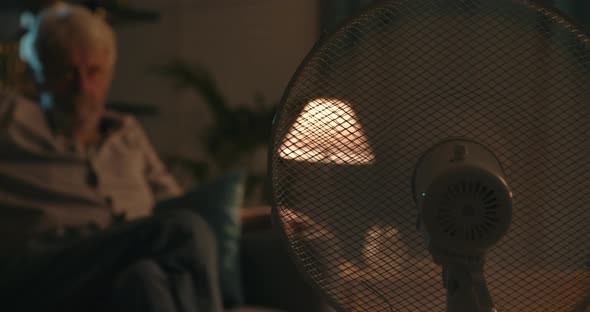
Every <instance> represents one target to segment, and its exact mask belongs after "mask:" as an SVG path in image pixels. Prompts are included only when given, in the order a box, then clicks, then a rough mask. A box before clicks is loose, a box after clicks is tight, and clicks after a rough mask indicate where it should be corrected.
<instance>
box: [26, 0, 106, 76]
mask: <svg viewBox="0 0 590 312" xmlns="http://www.w3.org/2000/svg"><path fill="white" fill-rule="evenodd" d="M21 24H23V26H24V28H26V29H28V33H27V34H26V35H24V36H23V38H22V39H21V44H20V56H21V59H22V60H23V61H25V62H26V63H28V64H29V66H30V67H31V69H32V70H33V71H34V72H35V76H36V78H37V79H43V77H42V75H41V74H40V72H41V70H42V68H43V64H44V63H45V62H48V61H49V62H51V61H52V58H54V57H56V56H60V55H61V54H62V53H63V52H64V51H66V50H67V49H68V47H69V46H71V45H73V44H75V45H77V46H81V47H84V48H91V49H104V50H106V51H107V52H108V53H109V57H110V58H111V60H112V62H113V63H114V62H115V59H116V43H115V34H114V32H113V30H112V28H111V27H110V26H109V25H108V24H107V22H106V21H105V20H104V18H103V17H102V16H100V15H98V14H94V13H92V12H91V11H90V10H88V9H87V8H85V7H83V6H79V5H73V4H62V5H58V6H54V7H49V8H46V9H44V10H43V11H41V12H40V13H39V15H38V17H34V16H33V15H24V16H23V17H22V18H21Z"/></svg>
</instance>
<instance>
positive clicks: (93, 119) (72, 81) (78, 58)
mask: <svg viewBox="0 0 590 312" xmlns="http://www.w3.org/2000/svg"><path fill="white" fill-rule="evenodd" d="M64 50H65V51H63V53H60V54H62V55H55V56H53V57H51V58H48V59H51V60H52V61H44V62H43V76H44V78H45V80H44V82H43V83H42V85H41V88H42V91H44V93H45V95H46V96H49V98H50V100H51V103H52V105H53V109H54V110H55V111H56V112H58V113H60V114H62V115H64V117H67V119H69V120H70V122H71V123H72V126H74V127H79V126H81V125H84V126H94V125H95V124H97V123H98V121H99V120H100V117H101V116H102V114H103V112H104V109H105V102H106V97H107V93H108V91H109V89H110V86H111V82H112V79H113V63H114V62H113V60H112V56H111V55H110V53H109V51H108V50H106V49H92V48H80V47H77V46H72V47H69V48H66V49H64Z"/></svg>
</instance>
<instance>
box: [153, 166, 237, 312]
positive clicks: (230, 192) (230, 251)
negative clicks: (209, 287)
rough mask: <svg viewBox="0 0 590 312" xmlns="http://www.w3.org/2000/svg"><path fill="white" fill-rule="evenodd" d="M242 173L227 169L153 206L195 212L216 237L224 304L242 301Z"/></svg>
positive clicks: (233, 305)
mask: <svg viewBox="0 0 590 312" xmlns="http://www.w3.org/2000/svg"><path fill="white" fill-rule="evenodd" d="M245 181H246V175H245V173H243V172H239V171H238V172H231V173H228V174H225V175H223V176H221V177H219V178H216V179H214V180H212V181H210V182H207V183H205V184H202V185H200V186H198V187H196V188H194V189H192V190H189V191H188V192H186V193H185V194H184V195H182V196H180V197H176V198H172V199H168V200H165V201H162V202H159V203H158V205H157V207H156V209H158V210H159V209H175V208H189V209H194V211H196V212H197V213H199V214H200V215H201V216H202V217H203V218H204V219H205V220H206V221H207V222H208V223H209V225H210V226H211V228H212V230H213V232H214V233H215V236H216V238H217V247H218V248H217V251H218V259H219V281H220V286H221V293H222V296H223V301H224V306H225V307H226V308H232V307H235V306H238V305H241V304H243V303H244V301H245V300H244V295H243V290H242V281H241V272H240V259H239V244H240V234H241V223H240V208H241V207H242V203H243V199H244V190H245Z"/></svg>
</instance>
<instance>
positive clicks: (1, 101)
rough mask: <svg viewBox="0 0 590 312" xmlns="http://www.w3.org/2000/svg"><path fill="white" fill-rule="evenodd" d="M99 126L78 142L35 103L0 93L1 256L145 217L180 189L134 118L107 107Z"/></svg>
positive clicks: (175, 194) (179, 192)
mask: <svg viewBox="0 0 590 312" xmlns="http://www.w3.org/2000/svg"><path fill="white" fill-rule="evenodd" d="M101 129H102V131H101V133H103V137H102V143H101V144H100V145H99V146H98V147H96V148H94V149H89V150H87V149H82V148H79V147H78V146H77V145H76V144H74V143H73V142H72V141H71V140H68V139H66V138H64V137H63V136H58V135H55V134H54V132H53V131H52V130H51V127H50V126H49V123H48V121H47V118H46V116H45V113H44V112H43V110H42V109H41V107H40V106H39V105H38V104H37V103H34V102H31V101H29V100H27V99H24V98H22V97H18V96H12V95H7V94H1V93H0V254H1V253H2V252H5V251H10V250H12V249H20V248H22V246H23V245H24V243H26V242H27V241H28V240H29V239H30V238H34V237H39V236H45V235H48V236H55V235H57V236H58V237H59V236H63V235H67V234H68V233H78V234H79V233H80V232H84V231H88V230H89V229H102V228H106V227H108V226H109V225H111V223H112V222H113V220H115V219H126V220H130V219H136V218H140V217H144V216H148V215H150V213H151V210H152V208H153V206H154V204H155V201H156V200H159V199H163V198H168V197H172V196H177V195H180V194H181V192H182V191H181V189H180V187H179V185H178V184H177V183H176V181H175V180H174V178H173V177H172V176H171V175H170V174H169V173H168V172H167V170H166V168H165V166H164V165H163V163H162V162H161V160H160V159H159V157H158V155H157V153H156V152H155V150H154V148H153V146H152V145H151V143H150V142H149V140H148V138H147V137H146V134H145V132H144V131H143V129H142V127H141V126H140V124H139V122H138V121H137V120H136V119H135V118H133V117H131V116H128V115H123V114H117V113H114V112H106V113H105V114H104V116H103V118H102V121H101Z"/></svg>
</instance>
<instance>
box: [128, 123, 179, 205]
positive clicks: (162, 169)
mask: <svg viewBox="0 0 590 312" xmlns="http://www.w3.org/2000/svg"><path fill="white" fill-rule="evenodd" d="M135 122H136V124H137V130H138V133H139V140H140V146H141V147H142V149H143V151H144V156H145V163H146V166H145V177H146V179H147V182H148V184H149V186H150V188H151V190H152V194H153V195H154V197H155V199H156V200H157V201H158V200H162V199H167V198H170V197H175V196H179V195H181V194H182V193H183V191H182V188H181V187H180V185H179V184H178V182H177V181H176V179H175V178H174V177H173V176H172V175H171V174H170V172H168V169H167V168H166V166H165V165H164V163H163V162H162V160H161V159H160V157H159V156H158V153H157V152H156V150H155V149H154V147H153V145H152V143H151V142H150V140H149V139H148V137H147V135H146V133H145V131H144V130H143V128H142V127H141V125H140V124H139V122H137V121H135Z"/></svg>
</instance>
